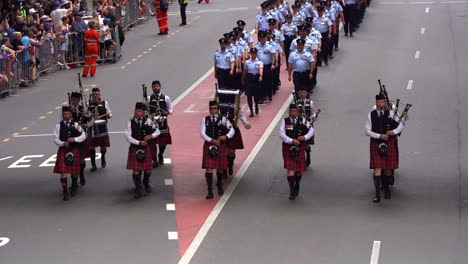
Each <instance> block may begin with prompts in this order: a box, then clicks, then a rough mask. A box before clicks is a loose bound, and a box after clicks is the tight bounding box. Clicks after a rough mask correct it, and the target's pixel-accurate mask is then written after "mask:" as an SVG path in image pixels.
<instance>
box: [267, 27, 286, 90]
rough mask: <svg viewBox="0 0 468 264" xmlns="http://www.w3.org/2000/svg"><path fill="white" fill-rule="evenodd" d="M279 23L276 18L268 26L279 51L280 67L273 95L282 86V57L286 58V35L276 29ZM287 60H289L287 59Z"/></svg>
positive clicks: (275, 75) (275, 76)
mask: <svg viewBox="0 0 468 264" xmlns="http://www.w3.org/2000/svg"><path fill="white" fill-rule="evenodd" d="M277 23H278V21H277V20H276V19H274V18H270V19H268V24H269V26H270V28H269V30H270V31H271V34H272V36H271V38H270V39H271V41H272V42H274V43H276V45H275V48H276V50H277V59H276V60H277V64H278V67H276V69H275V71H274V82H273V94H275V93H276V91H277V90H278V89H279V87H280V86H281V79H280V71H281V57H283V56H284V41H285V38H284V35H283V33H281V31H280V30H278V29H277V28H276V25H277ZM286 60H287V59H286Z"/></svg>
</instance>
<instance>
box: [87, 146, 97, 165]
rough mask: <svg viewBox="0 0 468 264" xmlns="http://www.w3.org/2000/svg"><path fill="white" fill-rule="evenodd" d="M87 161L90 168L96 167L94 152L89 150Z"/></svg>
mask: <svg viewBox="0 0 468 264" xmlns="http://www.w3.org/2000/svg"><path fill="white" fill-rule="evenodd" d="M89 159H90V160H91V166H93V167H96V150H95V149H91V150H90V151H89Z"/></svg>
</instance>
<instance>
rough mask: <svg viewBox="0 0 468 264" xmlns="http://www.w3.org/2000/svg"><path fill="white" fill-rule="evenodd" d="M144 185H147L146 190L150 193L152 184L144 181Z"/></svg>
mask: <svg viewBox="0 0 468 264" xmlns="http://www.w3.org/2000/svg"><path fill="white" fill-rule="evenodd" d="M143 186H144V187H145V191H146V192H147V193H150V192H151V186H150V185H149V182H144V183H143Z"/></svg>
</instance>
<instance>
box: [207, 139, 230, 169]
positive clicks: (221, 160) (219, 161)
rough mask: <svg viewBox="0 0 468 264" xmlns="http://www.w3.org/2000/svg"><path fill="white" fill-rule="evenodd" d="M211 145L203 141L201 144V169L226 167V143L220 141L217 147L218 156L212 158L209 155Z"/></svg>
mask: <svg viewBox="0 0 468 264" xmlns="http://www.w3.org/2000/svg"><path fill="white" fill-rule="evenodd" d="M211 145H213V144H211V143H208V142H206V141H205V143H204V144H203V159H202V169H227V167H228V160H227V150H226V143H225V142H222V143H221V144H220V145H219V148H218V156H217V157H216V158H215V159H213V158H212V157H210V150H209V148H210V146H211Z"/></svg>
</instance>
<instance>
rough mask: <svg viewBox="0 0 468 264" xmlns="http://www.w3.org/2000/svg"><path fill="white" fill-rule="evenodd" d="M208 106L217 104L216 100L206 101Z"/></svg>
mask: <svg viewBox="0 0 468 264" xmlns="http://www.w3.org/2000/svg"><path fill="white" fill-rule="evenodd" d="M208 105H209V106H218V102H216V101H215V100H211V101H210V102H209V103H208Z"/></svg>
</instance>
